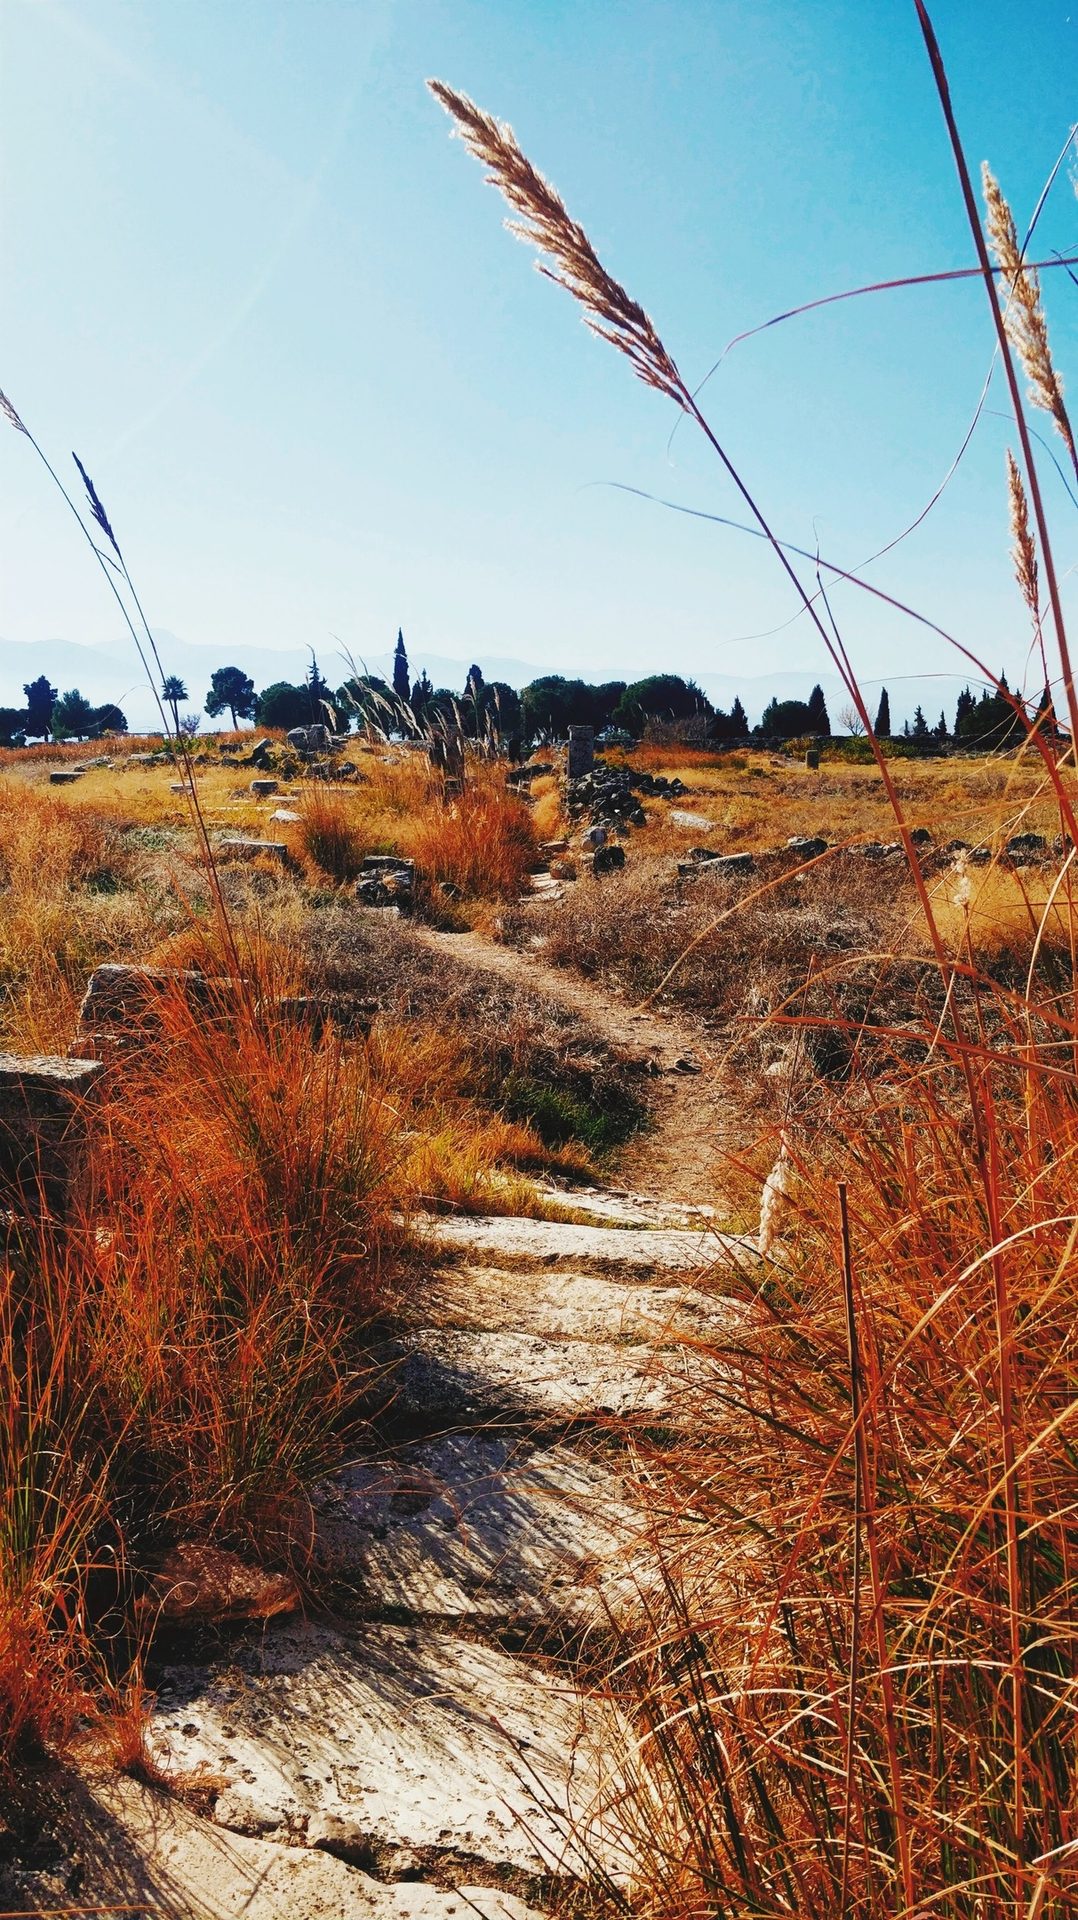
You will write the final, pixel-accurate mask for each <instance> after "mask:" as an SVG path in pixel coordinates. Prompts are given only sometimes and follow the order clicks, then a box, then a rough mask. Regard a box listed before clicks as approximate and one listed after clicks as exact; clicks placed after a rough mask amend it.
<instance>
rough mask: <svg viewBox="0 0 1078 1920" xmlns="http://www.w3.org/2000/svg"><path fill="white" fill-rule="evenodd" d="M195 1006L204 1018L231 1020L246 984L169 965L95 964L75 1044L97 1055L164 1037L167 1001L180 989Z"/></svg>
mask: <svg viewBox="0 0 1078 1920" xmlns="http://www.w3.org/2000/svg"><path fill="white" fill-rule="evenodd" d="M177 994H178V995H179V996H180V997H182V999H183V1000H185V1001H186V1002H187V1003H188V1005H189V1006H191V1007H193V1008H195V1009H196V1010H197V1013H198V1018H199V1021H200V1023H202V1024H206V1025H208V1024H209V1023H211V1022H231V1021H233V1020H234V1019H235V1017H236V1012H237V1009H238V1007H239V1006H240V1004H241V1002H242V996H243V985H242V982H241V981H239V980H231V979H228V978H227V977H225V978H222V977H218V976H216V975H211V974H205V973H196V972H195V971H194V970H191V971H186V970H184V969H182V968H178V967H175V968H169V967H128V966H122V965H119V964H117V963H115V962H109V963H108V964H107V965H105V966H101V967H96V968H95V969H94V971H93V973H92V974H91V975H90V978H89V981H88V982H87V986H86V992H85V994H84V995H83V998H82V1005H81V1006H80V1008H79V1025H78V1037H77V1039H76V1042H75V1046H76V1048H78V1049H79V1050H81V1051H83V1052H85V1053H86V1054H88V1055H89V1056H90V1057H91V1058H93V1059H95V1060H111V1059H112V1058H114V1056H115V1055H116V1054H118V1053H122V1052H124V1051H126V1050H130V1049H131V1048H133V1047H137V1046H141V1045H143V1044H145V1043H146V1042H147V1041H148V1040H160V1038H161V1036H162V1032H163V1012H164V1004H165V1002H166V1001H167V1000H168V999H169V998H172V997H174V996H176V995H177Z"/></svg>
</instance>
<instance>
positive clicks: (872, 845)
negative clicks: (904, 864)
mask: <svg viewBox="0 0 1078 1920" xmlns="http://www.w3.org/2000/svg"><path fill="white" fill-rule="evenodd" d="M856 852H857V853H859V854H860V856H861V858H862V860H894V859H896V858H897V857H898V856H899V855H901V853H902V852H903V847H902V842H901V841H900V840H866V841H864V842H863V843H862V845H861V846H859V847H858V848H856Z"/></svg>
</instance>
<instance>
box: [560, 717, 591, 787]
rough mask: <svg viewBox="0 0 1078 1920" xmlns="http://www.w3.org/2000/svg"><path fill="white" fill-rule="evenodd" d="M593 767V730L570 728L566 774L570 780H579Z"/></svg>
mask: <svg viewBox="0 0 1078 1920" xmlns="http://www.w3.org/2000/svg"><path fill="white" fill-rule="evenodd" d="M594 765H595V728H594V727H570V728H569V748H568V754H567V760H566V772H567V774H568V777H569V779H570V780H581V779H583V777H584V775H585V774H588V773H590V772H591V770H592V768H593V767H594Z"/></svg>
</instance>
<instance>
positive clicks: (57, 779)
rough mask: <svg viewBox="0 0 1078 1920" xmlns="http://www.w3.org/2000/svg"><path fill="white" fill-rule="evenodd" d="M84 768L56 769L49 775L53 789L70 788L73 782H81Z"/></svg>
mask: <svg viewBox="0 0 1078 1920" xmlns="http://www.w3.org/2000/svg"><path fill="white" fill-rule="evenodd" d="M84 772H85V768H84V767H54V768H53V770H52V772H51V773H50V775H49V785H50V786H51V787H69V786H70V785H71V782H72V781H73V780H81V779H82V776H83V773H84Z"/></svg>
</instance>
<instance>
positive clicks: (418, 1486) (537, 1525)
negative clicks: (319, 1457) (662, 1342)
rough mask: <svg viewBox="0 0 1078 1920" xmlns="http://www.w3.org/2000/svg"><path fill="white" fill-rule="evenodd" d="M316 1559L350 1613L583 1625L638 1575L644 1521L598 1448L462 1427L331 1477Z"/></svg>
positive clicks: (629, 1589) (318, 1499) (616, 1605)
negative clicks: (541, 1442) (535, 1441)
mask: <svg viewBox="0 0 1078 1920" xmlns="http://www.w3.org/2000/svg"><path fill="white" fill-rule="evenodd" d="M314 1512H315V1525H316V1554H317V1559H318V1562H319V1565H320V1567H321V1568H322V1570H323V1571H324V1573H325V1574H327V1575H328V1576H329V1579H330V1580H331V1582H332V1591H334V1592H335V1593H337V1594H340V1595H341V1598H340V1600H339V1602H338V1604H339V1606H341V1607H342V1608H346V1609H347V1610H348V1611H349V1612H352V1611H353V1610H355V1611H358V1612H360V1613H363V1612H367V1613H374V1614H378V1613H382V1614H387V1613H388V1614H390V1615H392V1614H393V1613H394V1612H395V1611H396V1612H409V1613H411V1614H413V1615H415V1616H417V1617H419V1618H424V1617H425V1618H427V1619H429V1620H440V1621H442V1622H456V1621H464V1622H468V1623H474V1624H479V1625H484V1626H486V1627H488V1628H489V1627H490V1626H492V1625H493V1626H497V1627H499V1628H505V1627H507V1626H513V1627H518V1628H523V1629H525V1630H527V1629H533V1628H537V1627H540V1626H545V1625H550V1626H557V1625H559V1624H561V1625H566V1624H568V1625H570V1626H572V1627H575V1628H580V1627H587V1626H590V1625H592V1624H593V1623H594V1622H596V1621H597V1620H599V1619H601V1618H604V1617H605V1615H606V1614H607V1612H612V1613H618V1614H621V1613H623V1612H624V1611H625V1610H626V1609H628V1608H629V1607H630V1606H631V1605H632V1602H633V1599H634V1597H635V1593H636V1581H637V1579H638V1578H640V1577H642V1569H641V1568H640V1566H639V1560H640V1556H639V1554H638V1553H636V1552H634V1547H635V1545H636V1543H637V1540H638V1536H639V1534H640V1530H641V1527H642V1524H643V1522H642V1516H641V1515H640V1514H638V1513H637V1511H636V1510H635V1508H634V1507H633V1506H632V1505H631V1504H630V1502H629V1500H628V1497H627V1494H626V1490H625V1487H624V1484H623V1481H622V1479H621V1477H620V1475H619V1474H618V1473H617V1472H616V1471H615V1469H614V1467H613V1466H612V1465H611V1464H610V1463H609V1462H607V1461H604V1460H603V1459H602V1458H600V1457H597V1455H596V1451H595V1449H592V1450H591V1451H590V1452H586V1451H584V1450H582V1449H581V1448H569V1447H565V1446H552V1447H535V1446H533V1445H531V1444H530V1443H527V1442H522V1441H520V1440H519V1439H517V1438H514V1437H513V1436H511V1435H506V1434H494V1433H484V1432H477V1433H458V1434H450V1435H447V1436H443V1437H440V1438H438V1439H436V1440H431V1441H426V1442H423V1443H421V1444H419V1445H417V1446H410V1447H404V1448H401V1449H400V1451H399V1452H398V1453H397V1454H395V1455H392V1456H389V1457H387V1458H386V1459H384V1460H382V1461H380V1462H367V1461H363V1462H360V1463H358V1464H357V1465H355V1466H352V1467H348V1468H345V1469H344V1470H343V1471H342V1472H340V1473H338V1474H335V1475H334V1476H333V1477H332V1479H329V1480H326V1481H325V1482H323V1484H322V1485H321V1486H320V1487H319V1488H318V1489H317V1490H316V1493H315V1496H314Z"/></svg>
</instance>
